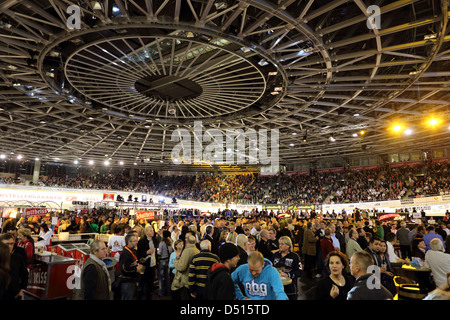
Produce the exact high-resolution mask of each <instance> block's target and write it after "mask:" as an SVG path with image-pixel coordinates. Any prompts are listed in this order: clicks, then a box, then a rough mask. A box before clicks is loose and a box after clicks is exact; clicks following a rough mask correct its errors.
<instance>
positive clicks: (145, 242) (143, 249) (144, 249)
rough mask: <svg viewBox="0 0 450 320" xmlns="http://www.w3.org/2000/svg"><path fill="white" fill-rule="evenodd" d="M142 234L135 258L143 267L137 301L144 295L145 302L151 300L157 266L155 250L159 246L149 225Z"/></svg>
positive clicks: (153, 230)
mask: <svg viewBox="0 0 450 320" xmlns="http://www.w3.org/2000/svg"><path fill="white" fill-rule="evenodd" d="M144 232H145V235H144V236H143V237H142V238H141V239H139V242H138V245H137V257H138V259H139V262H140V263H142V264H143V265H144V266H145V271H144V274H142V275H141V279H140V281H139V286H138V292H137V299H138V300H141V299H142V298H143V296H144V295H145V297H146V299H147V300H151V299H152V290H153V284H154V280H155V270H156V264H157V260H156V257H157V254H156V249H157V248H158V246H159V241H158V238H157V237H156V235H155V234H156V232H155V229H153V226H152V225H151V224H148V225H146V226H145V229H144Z"/></svg>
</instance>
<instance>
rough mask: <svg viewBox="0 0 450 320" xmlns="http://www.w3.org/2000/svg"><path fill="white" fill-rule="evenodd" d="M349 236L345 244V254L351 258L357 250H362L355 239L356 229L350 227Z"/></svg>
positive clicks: (356, 235)
mask: <svg viewBox="0 0 450 320" xmlns="http://www.w3.org/2000/svg"><path fill="white" fill-rule="evenodd" d="M349 233H350V238H349V241H348V242H347V246H346V250H345V252H346V254H347V257H348V259H351V258H352V255H353V254H354V253H355V252H357V251H361V250H363V249H362V248H361V246H360V245H359V243H358V241H357V239H358V231H356V230H354V229H350V232H349Z"/></svg>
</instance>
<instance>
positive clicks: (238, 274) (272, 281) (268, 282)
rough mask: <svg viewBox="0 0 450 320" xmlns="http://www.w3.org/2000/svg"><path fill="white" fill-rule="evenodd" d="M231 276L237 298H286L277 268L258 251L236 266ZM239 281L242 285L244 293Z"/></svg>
mask: <svg viewBox="0 0 450 320" xmlns="http://www.w3.org/2000/svg"><path fill="white" fill-rule="evenodd" d="M231 278H232V279H233V282H234V284H235V290H236V299H237V300H288V297H287V295H286V293H285V292H284V287H283V284H282V282H281V278H280V275H279V274H278V271H277V269H275V268H274V267H273V265H272V262H270V260H268V259H266V258H264V256H263V255H262V254H261V253H260V252H253V253H251V254H250V255H249V257H248V263H247V264H243V265H241V266H239V267H238V268H236V270H235V271H234V272H233V273H232V274H231ZM239 283H241V284H242V285H243V287H244V290H245V292H244V293H243V292H241V289H240V287H239Z"/></svg>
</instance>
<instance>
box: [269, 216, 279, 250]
mask: <svg viewBox="0 0 450 320" xmlns="http://www.w3.org/2000/svg"><path fill="white" fill-rule="evenodd" d="M268 230H269V250H270V252H271V253H272V258H273V254H274V253H275V252H277V251H278V250H279V244H278V237H277V225H276V224H274V225H272V226H271V227H270V228H269V229H268Z"/></svg>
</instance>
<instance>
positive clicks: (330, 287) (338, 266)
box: [316, 251, 355, 300]
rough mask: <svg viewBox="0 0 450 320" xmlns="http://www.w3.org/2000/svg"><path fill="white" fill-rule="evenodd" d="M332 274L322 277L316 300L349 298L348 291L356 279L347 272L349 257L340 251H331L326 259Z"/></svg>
mask: <svg viewBox="0 0 450 320" xmlns="http://www.w3.org/2000/svg"><path fill="white" fill-rule="evenodd" d="M325 263H326V266H327V268H328V269H329V270H330V275H329V276H327V277H325V278H323V279H321V280H320V282H319V283H318V284H317V287H316V300H347V293H348V292H349V291H350V289H351V288H352V287H353V284H354V282H355V279H354V278H353V277H352V276H351V275H348V274H347V273H346V270H347V268H348V262H347V257H346V256H345V255H344V254H343V253H342V252H339V251H333V252H330V253H329V254H328V256H327V259H326V262H325Z"/></svg>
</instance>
